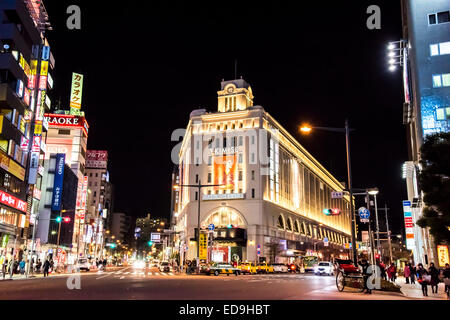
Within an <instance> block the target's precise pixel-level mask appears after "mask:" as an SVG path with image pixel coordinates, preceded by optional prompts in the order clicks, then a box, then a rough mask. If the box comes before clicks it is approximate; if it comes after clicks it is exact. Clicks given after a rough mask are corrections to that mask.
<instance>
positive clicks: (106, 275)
mask: <svg viewBox="0 0 450 320" xmlns="http://www.w3.org/2000/svg"><path fill="white" fill-rule="evenodd" d="M108 276H110V274H105V275H104V276H101V277H98V278H96V279H102V278H106V277H108Z"/></svg>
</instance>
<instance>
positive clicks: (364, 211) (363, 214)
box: [358, 207, 370, 219]
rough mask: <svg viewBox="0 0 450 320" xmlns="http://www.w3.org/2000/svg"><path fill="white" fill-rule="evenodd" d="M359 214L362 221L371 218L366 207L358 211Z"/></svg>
mask: <svg viewBox="0 0 450 320" xmlns="http://www.w3.org/2000/svg"><path fill="white" fill-rule="evenodd" d="M358 214H359V218H360V219H369V218H370V211H369V209H366V208H364V207H361V208H359V209H358Z"/></svg>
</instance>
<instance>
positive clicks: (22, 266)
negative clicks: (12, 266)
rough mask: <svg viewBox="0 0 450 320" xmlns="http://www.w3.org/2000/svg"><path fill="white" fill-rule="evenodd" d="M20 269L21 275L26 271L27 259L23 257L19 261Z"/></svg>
mask: <svg viewBox="0 0 450 320" xmlns="http://www.w3.org/2000/svg"><path fill="white" fill-rule="evenodd" d="M19 270H20V274H21V275H23V274H24V273H25V260H23V259H22V260H20V262H19Z"/></svg>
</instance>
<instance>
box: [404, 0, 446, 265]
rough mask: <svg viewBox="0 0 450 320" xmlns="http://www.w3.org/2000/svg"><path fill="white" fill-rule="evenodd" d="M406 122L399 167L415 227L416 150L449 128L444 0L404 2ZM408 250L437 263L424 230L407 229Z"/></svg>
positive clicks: (418, 209)
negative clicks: (404, 155)
mask: <svg viewBox="0 0 450 320" xmlns="http://www.w3.org/2000/svg"><path fill="white" fill-rule="evenodd" d="M402 21H403V23H402V24H403V40H402V41H403V43H404V44H403V47H404V48H405V49H404V50H403V54H402V56H403V60H402V61H403V85H404V92H405V94H404V98H405V103H404V117H403V118H404V124H405V125H406V128H407V146H408V157H409V159H408V161H406V162H405V163H404V164H403V178H404V179H405V180H406V185H407V202H404V212H405V217H406V215H411V216H412V222H413V223H415V222H416V221H417V220H418V219H419V218H420V216H421V215H422V209H423V207H424V204H423V201H422V199H423V195H422V192H421V190H420V188H419V185H418V180H417V178H418V172H419V171H420V163H419V161H420V147H421V146H422V143H423V140H424V138H425V137H426V136H427V135H428V134H431V133H436V132H448V131H449V130H450V59H449V58H450V6H449V3H448V1H445V0H432V1H420V0H403V1H402ZM405 228H406V234H407V239H406V244H407V248H408V249H410V250H412V251H413V255H414V260H415V261H414V262H415V263H416V264H417V263H423V264H424V265H426V264H428V263H429V262H431V261H436V260H437V259H436V258H437V253H436V244H434V243H433V242H434V241H433V239H432V237H431V236H430V233H429V229H428V228H424V229H422V228H420V227H418V226H417V225H415V224H414V226H413V227H411V226H410V225H405Z"/></svg>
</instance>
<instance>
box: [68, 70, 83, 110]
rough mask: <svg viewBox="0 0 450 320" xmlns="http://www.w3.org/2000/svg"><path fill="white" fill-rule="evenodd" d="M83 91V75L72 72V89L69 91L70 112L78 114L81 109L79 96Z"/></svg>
mask: <svg viewBox="0 0 450 320" xmlns="http://www.w3.org/2000/svg"><path fill="white" fill-rule="evenodd" d="M82 93H83V75H82V74H79V73H75V72H73V73H72V89H71V91H70V114H78V112H79V111H80V109H81V96H82Z"/></svg>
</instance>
